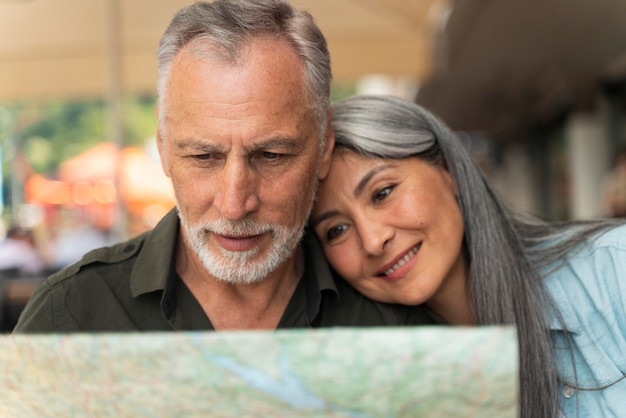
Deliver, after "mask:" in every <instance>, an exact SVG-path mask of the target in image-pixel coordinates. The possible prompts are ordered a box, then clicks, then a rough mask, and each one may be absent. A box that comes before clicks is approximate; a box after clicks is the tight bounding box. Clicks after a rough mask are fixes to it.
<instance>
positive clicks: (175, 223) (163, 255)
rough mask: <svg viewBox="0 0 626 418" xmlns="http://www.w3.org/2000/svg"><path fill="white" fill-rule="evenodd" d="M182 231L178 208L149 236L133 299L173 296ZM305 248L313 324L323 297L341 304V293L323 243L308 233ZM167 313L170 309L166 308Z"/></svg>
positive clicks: (135, 277) (135, 272) (134, 275)
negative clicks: (158, 293) (160, 293)
mask: <svg viewBox="0 0 626 418" xmlns="http://www.w3.org/2000/svg"><path fill="white" fill-rule="evenodd" d="M179 230H180V221H179V219H178V212H177V210H176V208H174V209H172V210H171V211H170V212H169V213H168V214H166V215H165V217H163V219H162V220H161V221H160V222H159V223H158V224H157V226H156V227H155V228H154V229H153V230H152V231H151V232H150V233H148V234H147V235H146V239H145V241H144V243H143V249H142V251H140V252H139V254H138V256H137V261H136V262H135V266H134V267H133V270H132V273H131V293H132V296H133V297H138V296H140V295H142V294H145V293H150V292H155V291H165V293H171V292H170V290H171V289H172V286H173V285H174V283H173V281H174V280H175V277H176V274H175V270H174V265H175V264H174V260H175V251H176V243H177V240H178V237H179ZM302 245H303V247H304V256H305V273H304V277H303V279H304V280H305V281H306V295H307V313H308V316H309V321H311V322H313V321H314V320H315V318H317V316H318V314H319V312H320V306H321V303H322V293H324V292H327V293H331V294H332V295H333V296H334V297H335V299H336V300H337V299H338V298H339V291H338V290H337V287H336V285H335V281H334V279H333V274H332V272H331V269H330V266H329V265H328V262H327V261H326V258H325V257H324V253H323V251H322V248H321V246H320V244H319V241H318V240H317V238H316V237H315V236H314V234H313V233H312V232H311V231H309V230H308V229H307V231H305V234H304V237H303V239H302ZM166 290H167V291H166ZM168 299H169V298H168V297H167V294H164V295H163V300H162V303H163V302H166V301H167V300H168ZM172 302H173V301H172ZM170 308H172V307H170ZM164 309H167V307H166V306H164Z"/></svg>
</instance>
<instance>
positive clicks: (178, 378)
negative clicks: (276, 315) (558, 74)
mask: <svg viewBox="0 0 626 418" xmlns="http://www.w3.org/2000/svg"><path fill="white" fill-rule="evenodd" d="M517 375H518V356H517V340H516V335H515V331H514V329H513V328H510V327H471V328H470V327H467V328H466V327H439V326H436V327H428V326H423V327H384V328H326V329H316V330H310V329H299V330H278V331H238V332H172V333H127V334H106V333H105V334H64V335H58V334H49V335H48V334H46V335H6V336H2V337H0V417H134V418H136V417H179V418H187V417H359V418H366V417H437V418H439V417H505V418H506V417H511V418H515V417H516V416H517V402H518V400H517Z"/></svg>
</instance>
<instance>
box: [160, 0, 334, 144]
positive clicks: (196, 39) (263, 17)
mask: <svg viewBox="0 0 626 418" xmlns="http://www.w3.org/2000/svg"><path fill="white" fill-rule="evenodd" d="M263 36H270V37H275V38H278V39H284V40H286V41H287V42H289V43H290V44H291V45H292V46H293V48H294V50H295V51H296V52H297V54H298V55H299V56H300V58H301V60H302V64H303V76H304V77H303V78H304V84H305V86H304V88H305V91H304V92H303V93H304V97H305V100H307V102H308V103H307V105H308V106H309V107H310V108H311V109H312V110H313V111H314V114H315V117H316V120H317V123H318V125H319V131H320V140H321V139H322V138H323V137H324V133H325V128H326V124H327V117H328V111H329V109H330V87H331V81H332V73H331V68H330V54H329V53H328V47H327V44H326V39H325V38H324V35H323V34H322V32H321V31H320V29H319V28H318V27H317V25H316V24H315V22H314V21H313V18H312V17H311V15H310V14H309V13H308V12H306V11H302V10H297V9H295V8H293V7H292V6H291V5H290V4H289V3H288V2H287V1H284V0H263V1H258V0H216V1H214V2H210V3H209V2H197V3H194V4H192V5H190V6H187V7H184V8H183V9H181V10H180V11H179V12H178V13H176V15H175V16H174V18H173V19H172V21H171V22H170V24H169V26H168V27H167V29H166V30H165V33H164V34H163V36H162V38H161V42H160V44H159V50H158V54H157V64H158V80H157V93H158V95H159V99H158V100H159V108H160V109H161V111H165V97H166V95H167V83H168V78H169V76H170V71H171V67H172V62H173V60H174V58H175V56H176V55H177V54H178V52H180V51H181V50H182V49H184V48H187V47H192V48H194V50H197V49H198V48H197V47H199V46H202V47H207V46H208V48H207V49H209V50H210V51H205V52H206V53H210V54H213V55H215V54H217V55H218V58H219V59H221V60H225V61H226V62H229V63H233V64H236V63H237V61H238V59H239V55H240V53H241V51H242V50H243V48H244V47H245V46H246V45H247V44H248V43H249V41H250V40H251V39H252V38H256V37H263ZM198 53H200V54H201V53H203V52H198ZM162 119H163V118H162ZM160 123H162V122H160ZM159 129H162V126H159ZM161 132H162V133H163V131H161Z"/></svg>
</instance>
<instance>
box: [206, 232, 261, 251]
mask: <svg viewBox="0 0 626 418" xmlns="http://www.w3.org/2000/svg"><path fill="white" fill-rule="evenodd" d="M213 236H214V238H215V241H216V242H217V244H218V245H219V246H220V247H222V248H223V249H225V250H226V251H250V250H252V249H254V248H255V247H257V246H258V245H259V243H260V242H261V240H263V234H261V235H252V236H243V237H235V236H227V235H219V234H213Z"/></svg>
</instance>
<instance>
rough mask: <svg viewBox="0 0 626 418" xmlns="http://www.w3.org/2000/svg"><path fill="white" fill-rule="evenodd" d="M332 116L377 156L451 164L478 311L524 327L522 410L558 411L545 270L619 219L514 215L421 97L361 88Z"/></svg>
mask: <svg viewBox="0 0 626 418" xmlns="http://www.w3.org/2000/svg"><path fill="white" fill-rule="evenodd" d="M332 124H333V128H334V130H335V137H336V139H335V140H336V147H338V148H340V147H346V148H350V149H353V150H355V151H356V152H358V153H360V154H363V155H368V156H372V157H379V158H392V159H401V158H409V157H417V158H421V159H423V160H426V161H429V162H431V163H441V162H443V163H445V164H446V166H447V168H448V170H449V171H450V173H451V175H452V178H453V181H454V182H455V184H456V186H457V190H458V201H459V205H460V207H461V211H462V213H463V218H464V223H465V237H464V239H465V243H464V246H465V250H466V254H467V257H468V264H469V286H470V291H471V298H472V303H473V309H474V313H475V317H476V318H475V319H476V321H477V323H479V324H484V325H494V324H514V325H515V326H516V328H517V335H518V341H519V353H520V404H521V405H520V406H521V407H520V410H521V413H520V416H522V417H533V418H536V417H550V418H552V417H555V416H557V415H558V396H557V389H558V381H557V378H558V377H557V373H556V371H555V368H554V365H553V360H552V358H553V357H552V345H551V339H550V332H549V328H548V325H547V323H546V314H545V312H546V311H545V309H547V308H549V307H551V306H553V302H552V300H551V298H550V297H549V296H548V295H547V293H546V292H545V290H544V288H543V286H541V285H540V282H541V276H540V272H541V271H543V269H544V268H546V267H548V266H551V265H553V263H555V262H557V261H559V260H561V259H562V258H563V257H566V256H567V255H568V254H571V253H572V251H573V249H574V248H576V247H578V246H579V244H580V243H581V242H583V241H584V240H585V239H587V238H588V237H589V236H591V235H593V234H594V233H597V232H598V231H600V230H603V229H606V228H607V227H608V226H610V225H613V224H614V223H611V222H578V223H577V225H578V226H579V231H580V234H578V235H577V236H576V238H575V239H573V240H569V239H568V240H563V239H559V238H562V237H563V234H565V232H564V231H565V228H566V227H567V226H569V225H571V223H568V224H550V225H548V224H546V223H543V222H540V221H538V220H534V219H532V218H528V219H524V220H522V218H518V217H515V216H513V214H512V213H511V212H510V211H509V210H508V209H507V208H505V206H504V204H503V203H502V202H501V200H500V199H499V198H498V196H497V195H496V193H495V192H494V190H493V189H492V187H491V186H490V185H489V183H488V182H487V180H486V179H485V177H484V176H483V174H482V171H481V170H480V168H479V167H478V165H477V164H476V163H475V161H474V159H473V158H472V157H471V155H470V154H469V153H468V152H467V150H466V149H465V147H464V146H463V144H462V143H461V141H460V140H459V138H458V136H457V135H455V134H454V133H453V132H452V131H451V130H450V129H449V128H448V127H447V126H446V125H445V124H443V123H442V122H441V121H440V120H439V119H437V118H436V117H434V116H433V115H432V114H430V113H429V112H428V111H426V110H425V109H423V108H421V107H420V106H418V105H416V104H414V103H410V102H408V101H405V100H402V99H399V98H395V97H390V96H354V97H351V98H348V99H344V100H342V101H339V102H337V103H336V104H335V106H334V114H333V121H332ZM570 235H571V234H570ZM570 238H571V236H570ZM546 240H550V241H551V242H558V244H555V245H552V246H551V247H550V248H549V249H548V250H546V247H545V246H544V247H543V249H542V251H541V252H539V251H537V250H536V244H539V243H545V242H546Z"/></svg>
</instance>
